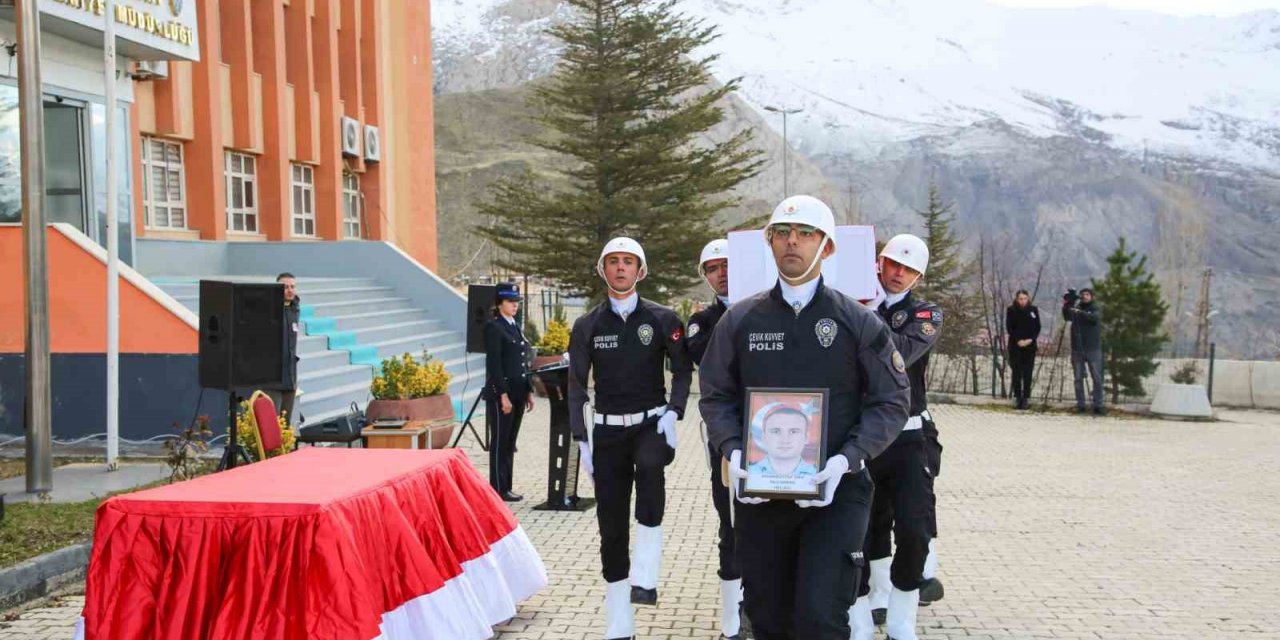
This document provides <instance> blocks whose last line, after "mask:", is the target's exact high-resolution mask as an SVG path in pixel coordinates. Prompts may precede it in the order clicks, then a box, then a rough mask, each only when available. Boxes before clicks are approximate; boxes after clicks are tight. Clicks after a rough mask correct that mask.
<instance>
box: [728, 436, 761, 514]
mask: <svg viewBox="0 0 1280 640" xmlns="http://www.w3.org/2000/svg"><path fill="white" fill-rule="evenodd" d="M746 479H747V470H746V469H743V468H742V450H741V449H739V450H737V451H734V452H733V453H732V454H730V455H729V492H730V493H732V494H734V495H735V496H737V498H738V502H741V503H742V504H763V503H765V502H768V501H769V499H768V498H748V497H746V496H743V495H739V494H738V481H739V480H746Z"/></svg>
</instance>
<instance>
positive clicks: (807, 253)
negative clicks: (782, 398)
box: [699, 196, 909, 640]
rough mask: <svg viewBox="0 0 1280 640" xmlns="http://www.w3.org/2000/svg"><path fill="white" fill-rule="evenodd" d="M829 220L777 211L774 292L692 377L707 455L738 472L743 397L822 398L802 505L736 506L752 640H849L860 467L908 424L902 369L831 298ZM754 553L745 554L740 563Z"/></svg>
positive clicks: (760, 298)
mask: <svg viewBox="0 0 1280 640" xmlns="http://www.w3.org/2000/svg"><path fill="white" fill-rule="evenodd" d="M834 233H835V217H834V216H833V215H832V213H831V209H830V208H828V207H827V205H825V204H823V203H822V202H821V201H820V200H818V199H816V198H813V197H810V196H792V197H789V198H787V199H785V200H783V201H782V202H781V203H780V204H779V205H778V206H777V208H776V209H774V211H773V214H772V215H771V217H770V219H769V223H768V225H767V226H766V227H765V238H766V241H767V242H768V244H769V248H770V250H771V251H772V254H773V259H774V262H775V264H776V265H777V268H778V272H779V280H778V282H777V283H776V284H775V285H774V286H773V287H772V288H771V289H770V290H768V291H764V292H761V293H758V294H756V295H753V296H751V297H748V298H745V299H743V300H741V301H739V302H737V303H735V304H734V305H733V306H732V307H731V308H730V309H729V310H728V311H726V312H725V313H724V315H723V316H722V317H721V319H720V322H719V323H718V324H717V325H716V328H715V331H714V332H713V334H712V336H711V342H710V344H708V345H707V350H706V354H705V355H704V356H703V360H702V368H701V371H700V377H701V391H702V399H701V401H700V402H699V408H700V410H701V413H702V417H703V419H704V420H705V421H706V423H707V431H708V435H709V439H710V441H711V445H712V446H713V447H715V449H716V450H717V451H719V452H720V455H721V456H722V457H723V458H725V459H727V460H728V462H729V473H730V475H731V481H732V482H733V485H734V488H733V490H734V491H735V492H736V485H738V483H739V481H740V480H744V479H745V478H746V476H747V473H746V471H745V470H744V469H743V460H744V458H743V456H744V453H743V446H744V445H743V427H744V421H743V412H744V405H745V397H746V393H747V390H748V389H751V388H773V389H778V388H782V389H785V388H795V389H825V390H826V391H827V395H828V400H827V402H828V406H827V408H826V412H827V424H826V426H825V430H824V433H823V437H824V438H825V440H826V451H827V453H828V454H829V455H828V457H827V459H826V462H825V464H824V465H823V466H822V470H821V471H819V472H818V474H817V475H815V476H813V480H814V481H815V482H817V483H820V484H819V487H821V489H822V493H821V495H820V496H819V497H818V498H815V499H810V500H789V499H786V500H784V499H774V500H768V499H763V498H758V497H746V496H741V495H737V496H736V498H735V499H736V501H737V504H736V505H735V513H736V526H735V532H736V534H737V548H738V549H742V550H743V553H740V554H738V561H739V564H740V569H741V572H742V582H743V588H744V606H745V612H746V615H747V617H749V618H750V619H751V626H752V632H753V634H754V636H755V637H756V638H759V639H760V640H782V639H788V640H798V639H804V640H837V639H838V640H847V639H848V637H849V608H850V606H851V605H852V604H853V600H854V590H855V588H856V586H857V582H858V576H859V574H860V572H861V571H862V564H863V562H862V553H861V546H862V540H863V537H864V536H865V534H866V528H867V518H868V516H869V512H870V507H871V496H872V483H871V478H870V476H869V475H868V474H867V473H866V470H865V465H866V462H867V461H869V460H871V459H873V458H875V457H876V456H877V455H879V454H880V453H881V452H882V451H883V450H884V449H885V448H886V447H888V446H889V444H890V443H891V442H893V440H894V439H895V438H896V437H897V436H898V433H899V431H901V429H902V426H903V424H905V423H906V421H907V407H908V402H909V391H908V386H909V385H908V382H907V376H906V364H905V362H904V361H903V359H902V356H901V355H899V354H898V351H897V349H896V348H895V347H894V345H893V339H892V336H891V333H890V331H889V329H888V327H886V326H885V325H884V323H883V322H881V321H880V319H879V318H878V317H877V316H876V314H875V312H873V311H871V310H869V309H867V308H865V307H863V306H862V305H860V304H858V303H857V302H856V301H855V300H853V299H852V298H849V297H848V296H845V295H844V294H842V293H840V292H838V291H836V290H834V289H830V288H828V287H826V286H825V285H824V284H823V281H822V265H821V263H822V260H824V259H825V258H827V257H829V256H831V255H832V254H833V253H834V252H835V249H836V246H835V237H834ZM748 550H749V551H748Z"/></svg>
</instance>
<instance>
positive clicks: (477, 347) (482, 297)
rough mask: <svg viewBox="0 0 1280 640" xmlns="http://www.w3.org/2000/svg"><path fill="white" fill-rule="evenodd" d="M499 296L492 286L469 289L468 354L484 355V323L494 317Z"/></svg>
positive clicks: (472, 286)
mask: <svg viewBox="0 0 1280 640" xmlns="http://www.w3.org/2000/svg"><path fill="white" fill-rule="evenodd" d="M497 295H498V288H497V287H495V286H493V285H491V284H473V285H471V286H469V287H467V353H484V323H486V322H488V321H489V319H490V318H492V317H493V305H494V302H496V301H497Z"/></svg>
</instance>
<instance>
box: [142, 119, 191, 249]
mask: <svg viewBox="0 0 1280 640" xmlns="http://www.w3.org/2000/svg"><path fill="white" fill-rule="evenodd" d="M142 189H143V191H142V208H143V211H144V212H145V221H146V225H147V228H148V229H186V228H187V197H186V188H185V186H184V176H183V172H182V145H181V144H178V143H176V142H169V141H167V140H158V139H156V138H151V137H148V136H143V137H142Z"/></svg>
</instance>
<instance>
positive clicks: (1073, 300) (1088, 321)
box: [1062, 289, 1106, 415]
mask: <svg viewBox="0 0 1280 640" xmlns="http://www.w3.org/2000/svg"><path fill="white" fill-rule="evenodd" d="M1062 319H1063V320H1066V321H1067V322H1070V323H1071V368H1072V370H1073V371H1075V381H1076V413H1084V411H1085V406H1084V377H1085V367H1086V366H1087V367H1088V375H1089V377H1090V379H1091V381H1092V384H1093V413H1094V414H1095V415H1104V414H1105V413H1106V409H1105V408H1103V406H1102V309H1100V308H1098V304H1097V303H1096V302H1094V300H1093V290H1092V289H1081V290H1080V293H1079V294H1078V295H1077V294H1076V290H1075V289H1067V293H1066V294H1065V295H1063V296H1062Z"/></svg>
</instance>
